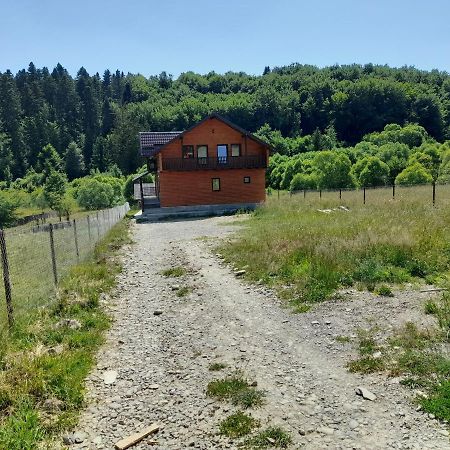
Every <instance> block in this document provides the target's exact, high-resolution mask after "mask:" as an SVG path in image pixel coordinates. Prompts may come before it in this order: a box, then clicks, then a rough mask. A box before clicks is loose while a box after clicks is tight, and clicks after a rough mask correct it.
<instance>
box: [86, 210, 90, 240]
mask: <svg viewBox="0 0 450 450" xmlns="http://www.w3.org/2000/svg"><path fill="white" fill-rule="evenodd" d="M86 220H87V226H88V236H89V241H90V240H91V219H90V218H89V214H88V215H87V216H86Z"/></svg>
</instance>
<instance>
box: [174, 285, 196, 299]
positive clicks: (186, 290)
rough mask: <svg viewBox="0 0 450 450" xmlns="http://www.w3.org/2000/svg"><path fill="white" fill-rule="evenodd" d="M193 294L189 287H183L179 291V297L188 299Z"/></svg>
mask: <svg viewBox="0 0 450 450" xmlns="http://www.w3.org/2000/svg"><path fill="white" fill-rule="evenodd" d="M191 292H192V288H191V287H189V286H182V287H180V289H178V290H177V297H186V296H187V295H189V294H190V293H191Z"/></svg>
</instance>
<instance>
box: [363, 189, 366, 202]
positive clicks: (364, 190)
mask: <svg viewBox="0 0 450 450" xmlns="http://www.w3.org/2000/svg"><path fill="white" fill-rule="evenodd" d="M363 192H364V200H363V203H364V205H365V204H366V188H363Z"/></svg>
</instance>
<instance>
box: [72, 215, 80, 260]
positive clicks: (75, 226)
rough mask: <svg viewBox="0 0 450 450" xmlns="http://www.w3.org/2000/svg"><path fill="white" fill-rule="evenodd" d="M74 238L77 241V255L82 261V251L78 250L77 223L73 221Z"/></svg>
mask: <svg viewBox="0 0 450 450" xmlns="http://www.w3.org/2000/svg"><path fill="white" fill-rule="evenodd" d="M73 238H74V241H75V253H76V255H77V260H78V261H80V249H79V248H78V235H77V221H76V220H75V219H73Z"/></svg>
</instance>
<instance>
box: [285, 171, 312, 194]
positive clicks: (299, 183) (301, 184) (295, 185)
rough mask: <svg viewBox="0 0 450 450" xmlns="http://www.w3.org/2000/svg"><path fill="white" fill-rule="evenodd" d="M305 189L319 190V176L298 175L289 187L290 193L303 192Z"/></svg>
mask: <svg viewBox="0 0 450 450" xmlns="http://www.w3.org/2000/svg"><path fill="white" fill-rule="evenodd" d="M303 189H317V175H315V174H307V173H297V174H295V175H294V177H293V178H292V181H291V184H290V186H289V190H290V191H301V190H303Z"/></svg>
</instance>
